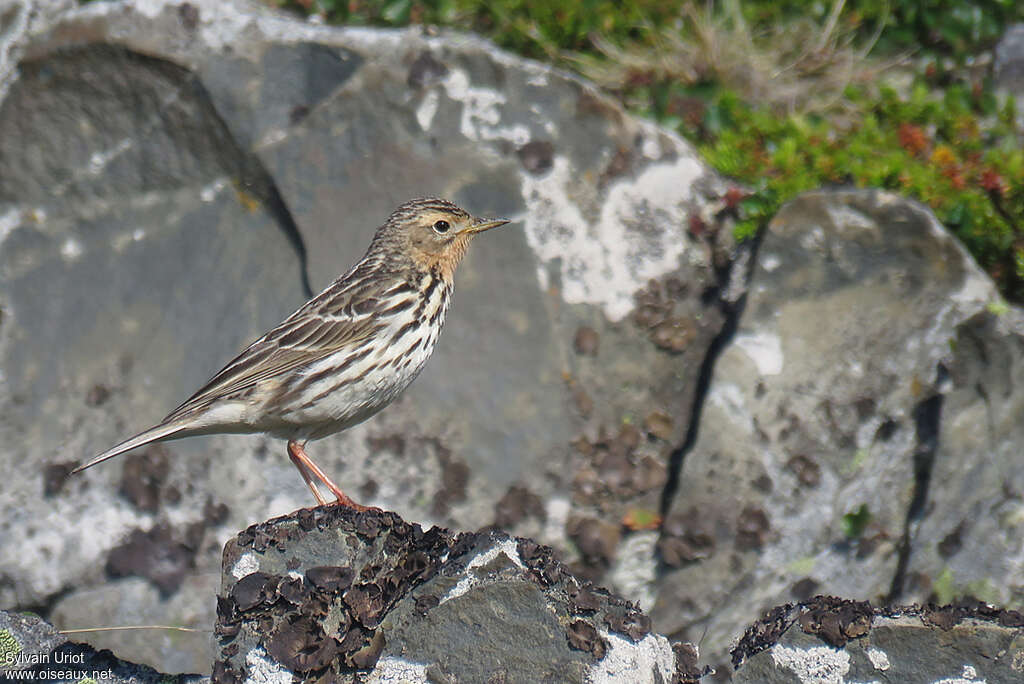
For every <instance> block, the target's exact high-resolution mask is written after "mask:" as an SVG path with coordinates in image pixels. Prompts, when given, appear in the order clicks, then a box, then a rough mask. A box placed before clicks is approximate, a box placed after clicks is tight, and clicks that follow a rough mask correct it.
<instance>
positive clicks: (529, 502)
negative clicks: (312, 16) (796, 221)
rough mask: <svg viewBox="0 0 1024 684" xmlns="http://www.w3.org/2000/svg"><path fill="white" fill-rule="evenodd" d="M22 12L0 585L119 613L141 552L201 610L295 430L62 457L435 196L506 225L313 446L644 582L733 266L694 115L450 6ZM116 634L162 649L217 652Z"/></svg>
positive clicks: (147, 571) (474, 523)
mask: <svg viewBox="0 0 1024 684" xmlns="http://www.w3.org/2000/svg"><path fill="white" fill-rule="evenodd" d="M25 35H26V37H25V38H24V40H22V43H23V44H24V46H23V48H21V47H19V52H18V53H17V54H15V55H14V57H13V58H12V59H20V61H19V62H18V77H17V79H16V80H13V81H12V82H11V83H10V87H9V89H8V91H7V95H6V97H5V98H4V99H3V101H2V102H0V241H2V243H0V244H2V248H0V307H2V311H3V317H2V320H0V369H2V372H3V376H2V377H3V380H2V384H0V438H2V439H3V443H4V444H6V445H8V446H6V447H4V448H3V449H2V450H0V467H2V468H3V470H4V472H5V473H8V475H7V477H5V478H4V479H3V481H2V482H0V557H3V558H4V559H5V560H4V564H3V569H2V572H3V581H0V605H5V606H11V607H16V606H47V605H48V604H49V603H50V602H52V601H54V600H56V599H55V597H58V596H59V597H60V599H59V602H58V603H57V604H55V605H54V606H51V612H52V613H53V615H54V616H58V617H61V618H62V619H67V620H72V619H74V620H76V621H77V620H79V619H82V618H83V617H85V615H83V614H82V610H81V608H80V607H81V606H86V605H88V606H93V607H94V610H93V611H91V612H90V616H91V618H92V620H93V621H94V624H95V625H97V626H113V625H116V624H118V623H119V622H120V621H121V620H124V619H128V618H129V617H131V616H129V615H127V614H126V611H125V609H124V608H123V607H121V606H119V605H118V604H117V602H103V601H92V600H90V599H89V598H88V597H89V596H90V595H93V596H110V595H113V594H114V593H115V592H116V591H117V590H118V588H119V587H128V588H130V591H131V592H133V594H132V595H135V593H134V592H138V591H141V589H140V585H139V584H138V583H131V584H122V583H124V582H126V581H127V580H126V578H143V579H144V580H145V581H146V582H147V583H148V589H147V590H146V591H147V593H149V594H152V595H153V596H154V597H155V599H156V602H155V603H152V604H151V605H150V606H149V607H148V608H147V610H146V611H145V615H140V616H139V618H140V619H142V618H145V619H146V620H151V619H152V620H156V619H157V618H158V617H159V618H160V619H159V620H158V621H159V622H160V623H162V624H177V625H180V626H190V627H202V626H204V625H208V624H209V623H210V622H211V621H212V618H213V615H212V611H213V607H212V604H211V603H209V602H208V601H207V600H206V599H205V596H204V592H198V593H197V594H195V595H192V594H191V593H186V594H182V593H181V591H182V590H181V587H197V586H201V584H202V580H201V578H202V577H207V578H209V577H210V576H211V573H215V572H216V568H217V566H218V562H219V549H220V546H221V544H222V543H223V542H224V541H226V540H227V539H228V538H229V537H230V536H232V535H233V534H234V531H235V530H237V529H240V528H242V527H244V526H246V525H248V524H250V523H251V522H253V521H255V520H263V519H265V518H266V517H267V516H268V515H275V514H282V513H285V512H288V511H291V510H294V509H296V508H298V507H299V506H302V505H305V504H308V503H309V495H308V493H307V492H306V491H305V488H304V486H303V484H302V482H301V479H300V478H298V477H296V476H295V473H294V472H293V469H292V466H291V465H290V464H289V463H288V461H287V459H286V458H285V457H284V453H283V445H282V444H279V443H277V442H274V441H270V440H265V439H263V438H260V437H242V436H229V437H209V438H202V439H195V440H187V441H182V442H175V443H171V444H168V445H166V446H164V447H157V448H154V449H152V450H149V451H146V452H145V453H144V454H143V455H139V454H135V455H130V456H127V457H124V458H121V459H119V461H115V462H112V463H109V464H105V465H104V466H102V467H99V468H97V469H95V470H93V471H90V472H88V473H87V474H85V475H83V476H81V477H75V478H72V479H68V478H67V473H68V472H69V470H70V468H71V467H73V465H74V464H75V463H78V462H81V461H82V460H84V459H85V458H87V457H89V456H91V455H93V454H95V453H97V452H98V451H100V450H101V449H103V448H106V447H108V446H110V445H111V444H113V443H115V442H116V441H118V440H119V439H122V438H124V437H125V436H127V435H129V434H131V433H133V432H134V431H137V430H139V429H141V428H144V427H146V426H147V425H149V424H151V423H153V422H154V421H157V420H159V419H160V418H161V417H162V416H163V415H165V414H166V413H167V412H168V411H169V409H171V408H172V407H174V406H175V405H177V404H178V403H180V402H181V401H182V400H183V399H184V398H185V397H187V396H188V395H189V394H191V392H192V391H193V390H194V389H195V388H196V387H198V386H199V385H200V384H201V383H202V382H204V381H205V380H206V379H207V378H208V377H209V376H210V375H211V374H212V373H214V372H215V371H216V370H217V369H218V368H220V367H221V366H222V365H223V364H224V363H225V362H226V361H227V360H228V359H230V358H231V357H232V356H233V355H234V354H235V353H236V352H237V351H238V350H239V349H240V348H242V347H243V346H244V345H245V344H246V342H247V341H249V340H251V339H253V338H254V337H255V336H257V335H258V334H260V333H261V332H263V331H264V330H266V329H267V328H269V327H270V326H272V325H274V324H275V323H277V322H278V321H279V320H281V319H282V318H283V317H284V316H286V315H287V314H288V313H290V312H291V311H292V310H293V309H294V308H295V307H297V306H299V305H300V304H301V303H302V302H303V301H304V300H305V298H306V293H305V291H304V290H305V282H306V281H308V282H309V284H310V286H311V288H312V289H319V288H321V287H323V286H324V285H326V284H327V283H328V282H329V281H330V280H331V279H332V278H334V277H335V276H336V275H337V274H338V273H339V272H341V271H343V270H344V269H346V268H347V267H348V266H349V264H351V263H352V262H353V261H354V260H355V259H356V258H358V257H359V256H360V254H361V253H362V250H363V249H364V248H365V246H366V244H367V243H368V241H369V237H370V235H371V233H372V231H373V229H374V228H375V227H376V226H377V225H379V224H380V223H381V222H382V221H383V219H384V218H385V217H386V216H387V214H388V212H390V211H391V209H392V208H393V207H394V206H395V205H397V204H398V203H399V202H401V201H404V200H405V199H407V198H409V197H411V196H417V195H428V194H438V195H443V196H447V197H450V198H452V199H454V200H456V201H458V202H460V203H462V204H463V205H464V206H466V207H467V208H469V209H471V210H473V211H474V212H478V213H489V214H504V215H507V216H509V217H511V218H513V219H515V220H516V221H517V222H518V225H517V226H510V227H508V228H507V229H505V230H502V231H496V232H495V233H493V234H489V235H487V236H486V237H487V239H486V240H481V241H480V244H478V245H477V246H476V248H474V250H473V251H472V253H471V254H470V255H469V257H468V259H467V262H466V263H465V264H464V265H463V267H462V268H461V270H460V273H459V276H458V281H459V282H458V288H457V289H458V293H457V294H456V301H455V303H454V305H453V309H452V312H451V313H450V315H449V322H448V325H447V330H446V332H445V334H444V335H443V338H442V341H441V343H440V345H439V350H438V352H437V353H436V355H435V358H433V359H432V360H431V362H430V363H429V364H428V365H427V368H426V370H425V371H424V373H423V375H422V376H421V377H420V378H419V380H418V381H417V382H416V383H415V384H414V385H413V387H412V388H411V390H410V391H409V392H408V393H406V395H405V396H403V397H402V398H401V399H400V400H399V401H398V402H397V403H396V405H395V406H393V407H391V408H390V409H389V410H386V411H384V412H383V413H382V414H380V415H379V416H377V417H375V418H374V419H373V420H372V421H370V422H368V423H367V424H364V425H363V426H360V427H358V428H355V429H353V430H350V431H348V432H346V433H345V434H343V435H340V436H337V437H333V438H331V439H328V440H324V441H322V442H320V443H316V444H314V445H313V446H312V447H311V454H312V455H313V457H314V458H316V460H317V461H318V462H319V463H320V464H321V465H322V466H324V467H325V469H326V470H327V471H329V472H331V473H333V474H335V475H336V479H337V480H338V481H339V482H340V483H341V484H342V485H343V486H345V487H346V488H348V489H350V490H352V492H353V494H354V495H355V496H356V498H357V499H360V500H362V501H364V502H366V503H369V504H374V505H377V506H381V507H386V508H394V509H395V510H398V511H400V512H401V513H402V514H403V515H404V516H407V517H408V518H410V519H415V520H418V521H421V522H424V523H426V524H430V523H444V524H447V525H450V526H452V527H455V528H458V529H476V528H478V527H480V526H482V525H487V524H490V523H493V522H500V523H501V525H502V526H503V527H506V528H507V529H509V530H511V531H512V532H514V533H517V534H523V535H528V536H533V537H536V538H538V539H539V540H540V541H542V542H544V543H550V544H553V545H555V546H556V547H557V548H558V550H559V551H560V553H561V554H562V555H563V557H564V558H566V559H567V560H568V561H570V562H575V563H577V565H576V567H577V568H579V569H580V570H582V571H585V572H586V573H587V575H588V576H590V577H594V578H602V579H603V581H605V582H609V583H611V584H614V585H615V586H616V587H618V588H619V589H623V590H627V591H628V592H629V595H630V596H631V597H633V598H636V599H643V600H645V601H648V602H649V598H650V595H651V582H652V581H653V579H654V572H655V560H654V556H653V554H652V553H651V551H652V549H653V540H654V537H653V533H652V532H650V531H646V532H645V531H635V532H634V531H631V530H630V529H629V528H628V527H626V528H625V529H624V528H623V526H622V524H621V523H622V521H623V520H626V521H636V520H641V521H643V520H648V521H649V520H651V519H652V518H654V517H655V515H656V514H657V511H658V505H659V501H660V499H661V496H662V490H663V488H664V486H665V482H666V480H667V477H668V475H667V467H668V461H669V455H670V454H671V452H672V450H673V449H674V448H675V447H676V446H677V445H678V444H679V443H681V441H682V440H683V436H684V435H685V433H686V428H687V425H686V423H687V420H688V416H689V415H690V411H691V406H692V401H693V395H694V392H693V387H694V384H695V379H696V376H697V373H698V371H699V369H700V367H701V362H702V360H703V358H704V356H705V354H706V350H707V348H708V346H709V345H710V343H711V341H712V340H713V339H714V338H715V336H716V335H717V334H718V333H719V331H720V329H721V326H722V324H723V320H724V317H723V314H722V313H721V310H720V307H719V304H720V302H719V301H718V293H719V292H721V291H724V290H722V289H721V288H723V287H725V286H729V285H731V286H732V288H731V289H730V290H729V292H730V293H731V295H730V296H736V295H737V293H738V292H741V291H742V281H733V282H731V283H730V282H725V278H726V276H725V275H723V274H724V273H727V267H728V263H729V252H728V250H729V249H730V243H729V238H728V235H729V232H730V231H729V230H728V228H727V227H726V228H723V229H721V230H720V229H719V228H720V227H719V226H718V224H717V223H716V220H715V214H716V212H717V211H718V210H719V209H720V208H721V207H722V206H723V203H722V202H721V201H720V200H719V199H718V198H719V197H720V196H721V195H722V194H723V191H724V185H723V184H722V182H721V181H720V180H719V179H718V178H717V177H716V176H714V174H712V173H710V172H709V171H708V170H707V169H706V167H705V166H704V165H703V164H702V163H701V162H700V161H698V160H697V158H696V156H695V154H694V152H693V150H692V149H691V148H690V147H689V146H688V145H687V144H686V143H685V142H683V141H682V140H680V139H679V138H678V137H676V136H674V135H672V134H671V133H668V132H666V131H664V130H662V129H660V128H658V127H656V126H654V125H652V124H650V123H647V122H643V121H639V120H636V119H634V118H632V117H629V116H627V115H625V114H624V113H623V111H622V110H621V109H620V108H619V107H618V106H617V105H615V104H614V103H613V102H611V101H610V100H608V99H607V98H604V97H602V96H601V95H599V94H598V93H597V92H596V91H595V90H594V89H593V88H592V87H590V86H589V85H587V84H586V83H583V82H582V81H580V80H578V79H575V78H573V77H571V76H569V75H566V74H565V73H563V72H560V71H558V70H556V69H552V68H550V67H547V66H543V65H540V64H537V63H534V62H529V61H526V60H520V59H517V58H515V57H512V56H510V55H508V54H506V53H503V52H501V51H499V50H496V49H495V48H494V47H493V46H491V45H489V44H488V43H486V42H483V41H480V40H477V39H474V38H471V37H466V36H458V35H448V34H442V35H434V34H432V33H426V32H423V31H421V30H419V29H411V30H407V31H371V30H367V29H338V28H328V27H323V26H315V25H312V24H306V23H303V22H301V21H298V20H296V19H294V18H291V17H285V16H283V15H278V14H274V13H272V12H271V11H269V10H268V9H266V8H265V7H262V6H259V5H249V4H244V3H242V2H239V1H233V2H221V1H219V0H203V1H196V2H189V3H179V2H170V1H167V2H163V3H160V2H157V3H152V2H151V3H145V4H142V5H138V4H135V3H127V2H125V3H92V4H88V5H85V6H83V7H80V8H77V9H74V10H73V11H71V12H68V13H66V14H64V15H62V16H60V17H58V18H55V19H51V20H50V23H48V24H40V25H39V26H37V27H36V28H35V29H33V31H32V32H31V34H25ZM22 43H19V45H21V44H22ZM22 54H23V55H24V58H19V57H18V55H22ZM633 526H634V527H642V526H643V525H642V524H639V523H635V524H633ZM638 550H639V551H644V552H643V553H638V552H637V551H638ZM645 597H646V598H645ZM104 603H106V605H104ZM133 619H134V618H133ZM68 626H80V624H75V625H68ZM109 638H110V639H111V641H108V642H105V644H106V645H109V646H112V647H113V646H116V647H117V649H118V652H119V653H121V654H123V655H124V656H125V657H131V658H138V659H141V658H145V659H146V660H148V661H149V662H151V663H152V664H153V665H155V666H158V667H160V668H161V669H164V670H165V671H168V670H173V669H177V668H183V669H186V670H191V671H196V670H199V669H200V668H204V667H206V666H207V663H208V657H207V650H206V647H205V646H203V645H201V644H198V645H192V646H182V647H181V648H179V649H174V648H173V647H172V646H171V645H170V644H166V643H164V642H163V641H161V640H158V639H149V638H148V637H140V636H138V635H134V634H131V633H118V634H117V635H116V636H114V635H111V636H110V637H109ZM115 639H116V640H118V642H115V641H113V640H115ZM154 650H157V651H161V652H162V655H161V656H159V657H156V656H155V655H154V653H153V652H154ZM183 651H184V653H183Z"/></svg>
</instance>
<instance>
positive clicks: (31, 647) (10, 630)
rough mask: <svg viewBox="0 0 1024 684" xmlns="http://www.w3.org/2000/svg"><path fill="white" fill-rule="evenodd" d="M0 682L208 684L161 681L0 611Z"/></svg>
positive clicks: (189, 678)
mask: <svg viewBox="0 0 1024 684" xmlns="http://www.w3.org/2000/svg"><path fill="white" fill-rule="evenodd" d="M0 677H3V679H4V681H47V682H88V681H101V682H111V683H112V684H150V683H151V684H208V683H209V681H210V680H209V678H207V677H200V676H198V675H164V674H160V673H159V672H157V671H156V670H154V669H152V668H150V667H147V666H145V665H136V664H134V663H129V662H125V661H123V660H120V659H118V658H117V657H115V656H114V655H112V654H111V653H110V651H97V650H96V649H94V648H92V647H91V646H88V645H86V644H79V643H75V642H74V641H71V640H69V639H68V638H67V637H66V636H64V635H63V634H61V633H59V632H58V631H57V630H56V629H54V627H53V626H52V625H50V624H49V623H47V622H45V621H43V620H42V619H40V618H39V617H38V616H36V615H32V614H30V613H20V614H19V613H8V612H6V611H0Z"/></svg>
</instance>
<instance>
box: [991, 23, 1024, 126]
mask: <svg viewBox="0 0 1024 684" xmlns="http://www.w3.org/2000/svg"><path fill="white" fill-rule="evenodd" d="M992 77H993V82H994V83H995V86H996V88H997V90H998V91H999V92H1000V93H1003V94H1007V95H1011V96H1013V97H1014V99H1015V100H1016V102H1017V122H1018V125H1020V124H1022V123H1024V113H1022V105H1024V95H1022V94H1021V93H1024V24H1013V25H1012V26H1009V27H1007V29H1006V31H1005V32H1004V33H1003V36H1002V38H1000V39H999V43H998V44H997V45H996V47H995V50H994V59H993V60H992Z"/></svg>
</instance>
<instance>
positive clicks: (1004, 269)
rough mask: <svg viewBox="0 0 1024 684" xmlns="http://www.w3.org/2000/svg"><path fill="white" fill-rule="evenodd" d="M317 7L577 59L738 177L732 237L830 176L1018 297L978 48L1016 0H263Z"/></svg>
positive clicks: (1012, 13) (998, 141) (1012, 186)
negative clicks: (932, 231) (933, 219)
mask: <svg viewBox="0 0 1024 684" xmlns="http://www.w3.org/2000/svg"><path fill="white" fill-rule="evenodd" d="M267 1H268V2H273V3H275V4H277V5H278V6H281V7H285V8H288V9H292V10H296V11H299V12H302V13H305V14H315V15H319V17H321V18H322V19H323V20H325V21H327V22H330V23H343V24H356V25H376V26H403V25H408V24H437V25H442V26H447V27H452V28H456V29H460V30H469V31H474V32H476V33H479V34H482V35H484V36H486V37H488V38H490V39H491V40H493V41H495V42H496V43H497V44H498V45H500V46H502V47H505V48H508V49H510V50H513V51H515V52H517V53H519V54H522V55H525V56H529V57H535V58H540V59H544V60H547V61H549V62H553V63H556V64H559V65H560V66H563V67H568V68H570V69H573V70H576V71H577V72H580V73H582V74H583V75H585V76H587V77H589V78H591V79H593V80H595V81H596V82H597V83H598V84H599V85H601V86H602V87H603V88H605V89H606V90H607V91H608V92H610V93H613V94H614V95H616V96H618V97H619V98H620V99H621V100H622V101H623V102H624V103H625V104H626V105H627V106H628V107H629V108H630V109H632V110H633V111H635V112H637V113H639V114H641V115H644V116H649V117H652V118H655V119H657V120H659V121H661V122H662V123H664V124H665V125H668V126H671V127H673V128H675V129H676V130H677V131H679V132H680V133H681V134H682V135H684V136H685V137H686V138H688V139H689V140H690V141H692V142H693V143H694V144H695V145H696V146H697V147H698V149H699V150H700V151H701V153H702V155H703V156H704V158H705V159H706V160H707V161H708V163H709V164H711V165H712V166H714V167H715V168H717V169H718V170H719V171H720V172H722V173H723V174H725V175H728V176H730V177H733V178H735V179H737V180H738V181H741V182H742V183H744V184H745V185H747V186H748V187H749V188H750V189H751V194H750V195H749V196H747V197H746V198H745V199H744V200H743V201H742V203H741V205H740V208H741V217H740V218H741V220H740V222H739V224H738V227H737V236H738V237H740V238H744V237H747V236H749V235H752V234H753V233H754V232H756V230H757V228H758V226H759V225H761V224H762V223H763V222H764V220H765V219H767V218H769V217H771V216H772V215H774V213H775V212H776V211H777V209H778V208H779V206H780V205H781V204H782V203H783V202H785V201H786V200H788V199H790V198H792V197H793V196H794V195H796V194H797V193H799V192H801V191H804V190H808V189H811V188H816V187H820V186H823V185H829V184H852V185H856V186H859V187H880V188H888V189H891V190H896V191H899V192H901V193H903V194H905V195H907V196H910V197H914V198H916V199H918V200H920V201H921V202H923V203H925V204H927V205H928V206H930V207H931V208H932V209H933V210H934V211H935V212H936V214H937V215H938V217H939V219H940V220H941V221H942V222H943V223H944V224H945V225H947V226H948V227H949V228H950V229H951V230H952V231H953V232H954V233H955V234H956V235H957V236H958V237H959V238H960V239H961V240H962V241H963V242H964V244H965V245H966V246H967V248H968V249H969V250H970V251H971V253H972V254H973V255H974V256H975V258H976V259H977V260H978V262H979V263H980V264H981V266H982V267H983V268H984V269H986V270H987V271H988V273H989V274H990V275H991V276H992V277H993V279H994V280H995V281H996V283H997V284H998V286H999V287H1000V289H1001V290H1002V292H1003V293H1004V295H1005V296H1006V297H1007V298H1008V299H1011V300H1013V301H1016V302H1024V144H1022V143H1024V140H1022V130H1021V128H1020V126H1019V124H1018V119H1020V118H1021V117H1020V116H1019V115H1018V113H1017V112H1016V111H1015V109H1014V104H1013V101H1012V100H1011V99H1008V98H1004V99H1002V100H1000V99H998V98H997V97H996V95H995V93H994V91H993V87H992V84H991V80H990V76H989V71H988V69H987V68H986V62H985V59H986V55H989V51H990V50H991V48H992V46H993V45H994V43H995V42H996V41H997V40H998V39H999V37H1000V36H1001V35H1002V33H1003V31H1004V30H1005V28H1006V27H1007V26H1008V25H1009V24H1010V23H1013V22H1018V21H1024V3H1022V2H1018V1H1017V0H976V1H974V2H955V1H953V0H864V1H862V2H856V1H853V0H851V1H849V2H844V1H843V0H833V1H831V2H827V1H824V2H822V1H819V2H810V3H808V2H804V1H797V0H783V1H781V2H772V1H769V0H750V1H747V2H740V1H739V0H720V1H718V2H706V1H691V2H680V3H665V2H663V1H662V0H582V1H581V2H577V3H564V2H560V1H558V0H492V1H490V2H485V1H483V0H267Z"/></svg>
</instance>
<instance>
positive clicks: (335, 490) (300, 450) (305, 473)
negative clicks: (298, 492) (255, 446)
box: [288, 441, 371, 511]
mask: <svg viewBox="0 0 1024 684" xmlns="http://www.w3.org/2000/svg"><path fill="white" fill-rule="evenodd" d="M304 446H305V445H304V444H302V443H299V442H296V441H289V442H288V457H289V458H290V459H291V460H292V463H294V464H295V467H296V468H298V469H299V472H300V473H301V474H302V479H303V480H305V481H306V485H308V486H309V488H310V490H311V491H312V492H313V496H315V497H316V500H317V502H318V503H319V505H321V506H324V505H326V503H327V502H326V501H325V500H324V498H323V497H322V496H321V495H320V492H319V490H317V488H316V483H315V482H314V481H313V478H312V477H311V475H314V476H316V478H317V479H318V480H320V481H321V482H323V483H324V485H325V486H326V487H327V488H328V489H329V490H331V493H332V494H334V496H335V497H336V498H337V502H336V503H337V504H339V505H341V506H347V507H348V508H354V509H356V510H357V511H368V510H371V508H370V507H369V506H362V505H360V504H357V503H356V502H355V501H353V500H352V499H350V498H349V497H348V496H347V495H346V494H345V492H343V491H341V489H340V488H339V487H338V485H336V484H334V483H333V482H331V478H329V477H327V474H326V473H324V471H322V470H321V469H320V466H318V465H317V464H316V463H313V460H312V459H311V458H310V457H309V456H307V455H306V450H305V448H304Z"/></svg>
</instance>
